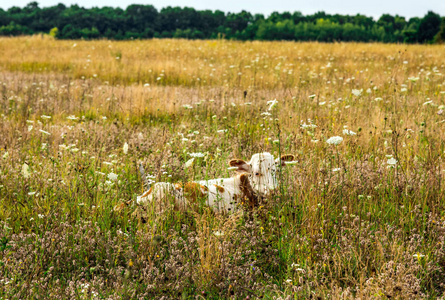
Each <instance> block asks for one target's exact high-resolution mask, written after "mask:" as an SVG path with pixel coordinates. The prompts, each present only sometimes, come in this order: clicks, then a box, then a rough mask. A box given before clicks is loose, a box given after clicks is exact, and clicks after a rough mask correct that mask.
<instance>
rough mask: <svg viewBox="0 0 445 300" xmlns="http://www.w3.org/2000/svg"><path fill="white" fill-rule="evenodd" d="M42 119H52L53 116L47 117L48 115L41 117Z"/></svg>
mask: <svg viewBox="0 0 445 300" xmlns="http://www.w3.org/2000/svg"><path fill="white" fill-rule="evenodd" d="M40 117H41V118H42V119H51V116H46V115H41V116H40Z"/></svg>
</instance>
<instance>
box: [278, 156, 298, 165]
mask: <svg viewBox="0 0 445 300" xmlns="http://www.w3.org/2000/svg"><path fill="white" fill-rule="evenodd" d="M294 158H295V157H294V156H293V155H292V154H284V155H281V157H280V161H281V165H282V166H284V165H286V163H285V162H286V161H293V160H294Z"/></svg>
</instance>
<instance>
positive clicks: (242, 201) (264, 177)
mask: <svg viewBox="0 0 445 300" xmlns="http://www.w3.org/2000/svg"><path fill="white" fill-rule="evenodd" d="M293 159H294V156H293V155H283V156H281V158H277V159H274V156H273V155H272V154H270V153H268V152H263V153H257V154H254V155H253V156H252V158H251V159H250V161H249V162H245V161H244V160H242V159H233V160H231V161H230V162H229V165H230V166H231V167H234V168H236V169H235V170H236V171H237V172H238V174H237V175H236V176H234V177H231V178H218V179H211V180H202V181H193V182H187V183H169V182H158V183H155V184H153V186H152V187H150V185H149V184H147V190H146V191H145V192H144V193H143V194H142V195H141V196H138V197H137V200H136V201H137V204H138V205H140V206H142V207H143V208H148V207H150V206H151V207H152V208H153V209H154V211H156V212H161V211H163V210H164V208H165V199H167V198H170V199H173V200H174V205H175V207H177V208H178V209H184V208H186V207H190V208H192V209H194V208H196V207H199V206H201V205H207V206H209V207H210V208H212V210H214V211H215V212H219V213H232V212H235V211H237V210H238V209H240V208H241V207H242V206H248V207H250V208H252V207H254V206H256V205H257V204H258V198H259V197H262V196H266V195H267V194H268V193H269V192H270V191H272V190H274V189H275V188H276V187H277V185H278V183H277V177H276V173H277V171H278V169H279V168H280V165H281V166H285V164H286V162H289V161H292V160H293ZM141 173H143V169H142V171H141ZM163 200H164V201H163Z"/></svg>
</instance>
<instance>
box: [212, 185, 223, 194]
mask: <svg viewBox="0 0 445 300" xmlns="http://www.w3.org/2000/svg"><path fill="white" fill-rule="evenodd" d="M214 186H215V187H216V189H217V190H218V192H220V193H221V194H222V193H224V191H225V189H224V188H223V187H222V186H219V185H217V184H214Z"/></svg>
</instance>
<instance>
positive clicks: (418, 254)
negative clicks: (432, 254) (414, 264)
mask: <svg viewBox="0 0 445 300" xmlns="http://www.w3.org/2000/svg"><path fill="white" fill-rule="evenodd" d="M413 257H415V258H417V259H421V258H422V257H425V255H424V254H420V253H416V254H414V255H413Z"/></svg>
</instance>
